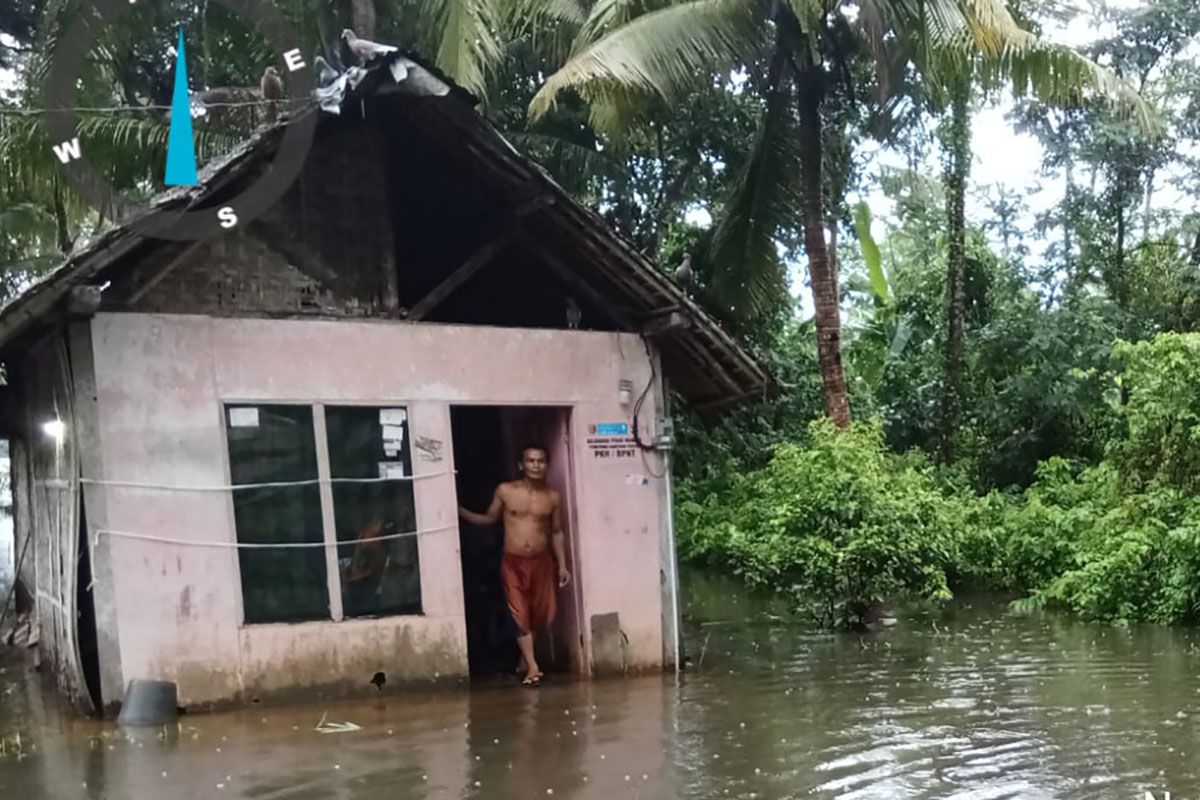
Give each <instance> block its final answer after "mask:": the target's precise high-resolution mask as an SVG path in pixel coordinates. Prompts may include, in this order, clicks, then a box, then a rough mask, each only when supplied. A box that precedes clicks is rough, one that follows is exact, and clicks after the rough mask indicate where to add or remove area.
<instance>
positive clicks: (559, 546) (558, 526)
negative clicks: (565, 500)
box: [550, 493, 571, 589]
mask: <svg viewBox="0 0 1200 800" xmlns="http://www.w3.org/2000/svg"><path fill="white" fill-rule="evenodd" d="M564 538H565V537H564V536H563V524H562V498H561V497H559V496H558V494H557V493H555V495H554V511H553V513H551V515H550V543H551V545H552V546H553V547H554V560H555V561H556V562H557V563H558V587H559V588H560V589H561V588H562V587H564V586H566V585H567V584H568V583H570V582H571V573H570V572H569V571H567V554H566V551H565V550H564V549H563V539H564Z"/></svg>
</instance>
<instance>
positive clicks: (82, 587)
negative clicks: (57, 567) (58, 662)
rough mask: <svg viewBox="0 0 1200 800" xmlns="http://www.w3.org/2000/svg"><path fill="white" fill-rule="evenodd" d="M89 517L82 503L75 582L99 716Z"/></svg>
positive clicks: (83, 649)
mask: <svg viewBox="0 0 1200 800" xmlns="http://www.w3.org/2000/svg"><path fill="white" fill-rule="evenodd" d="M87 531H88V527H87V518H86V517H85V515H84V511H83V503H82V502H81V503H80V504H79V574H78V580H77V582H76V584H75V604H76V607H77V609H78V611H79V617H78V625H79V628H78V631H77V632H76V633H77V639H78V642H79V661H80V665H81V666H82V668H83V680H84V683H85V684H86V688H87V692H88V695H89V696H90V697H91V699H92V707H93V708H95V709H96V714H97V716H102V715H103V713H104V712H103V708H104V706H103V705H102V701H103V699H104V698H102V697H101V696H100V651H99V648H98V645H97V634H96V604H95V602H94V601H93V599H92V558H91V553H90V552H89V548H88V532H87Z"/></svg>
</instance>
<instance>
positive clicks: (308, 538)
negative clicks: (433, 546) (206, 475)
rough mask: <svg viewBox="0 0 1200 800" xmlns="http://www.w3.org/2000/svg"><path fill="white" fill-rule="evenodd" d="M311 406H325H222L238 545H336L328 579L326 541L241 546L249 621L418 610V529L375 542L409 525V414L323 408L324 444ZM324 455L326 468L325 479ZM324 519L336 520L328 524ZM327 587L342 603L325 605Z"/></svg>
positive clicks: (411, 525) (412, 523) (392, 409)
mask: <svg viewBox="0 0 1200 800" xmlns="http://www.w3.org/2000/svg"><path fill="white" fill-rule="evenodd" d="M314 409H315V410H316V411H320V410H321V409H320V408H317V407H310V406H288V405H267V406H261V405H260V406H249V405H230V406H227V407H226V425H227V431H228V440H229V464H230V473H231V479H232V483H233V485H234V487H235V488H234V490H233V507H234V521H235V524H236V526H237V538H238V541H239V542H242V543H254V544H322V543H329V544H330V545H332V544H333V543H335V542H336V543H337V560H336V571H335V572H336V574H335V575H333V576H332V578H333V580H332V581H331V580H330V577H331V576H330V575H329V568H332V566H333V564H332V563H330V562H328V561H327V558H326V554H327V550H328V549H329V548H325V547H280V548H242V549H240V550H239V551H238V556H239V562H240V564H241V573H242V598H243V606H244V609H245V621H246V622H247V623H263V622H295V621H301V620H316V619H331V618H342V617H370V616H381V615H387V614H410V613H420V611H421V578H420V569H419V562H418V550H417V539H416V536H402V537H397V538H392V539H387V538H383V540H382V541H378V540H379V539H380V538H381V537H388V536H390V535H393V534H403V533H409V532H412V531H415V529H416V511H415V505H414V499H413V485H412V481H411V477H412V456H411V450H410V447H409V432H408V431H409V429H408V412H407V410H406V409H405V408H403V407H384V408H378V407H366V406H330V407H327V408H325V409H324V418H325V429H326V436H325V439H324V441H319V440H318V439H317V437H316V435H315V428H314V424H313V420H314ZM322 450H324V452H321V451H322ZM325 456H328V464H329V470H328V474H327V475H322V474H321V472H322V469H321V467H320V466H319V464H321V463H322V461H324V460H325V458H324V457H325ZM322 480H327V481H328V482H329V484H330V486H329V491H328V492H327V493H324V497H328V498H331V499H332V509H331V511H332V514H330V515H323V514H322V497H323V492H322V490H321V485H320V484H321V482H322ZM263 484H271V485H263ZM239 486H242V487H246V488H237V487H239ZM325 516H330V517H332V522H333V525H332V529H328V530H327V529H326V526H325ZM327 564H328V567H327ZM331 591H333V592H336V593H337V594H336V595H335V597H336V599H337V600H338V601H340V602H336V603H331V602H330V599H331V598H330V592H331ZM339 609H340V610H339Z"/></svg>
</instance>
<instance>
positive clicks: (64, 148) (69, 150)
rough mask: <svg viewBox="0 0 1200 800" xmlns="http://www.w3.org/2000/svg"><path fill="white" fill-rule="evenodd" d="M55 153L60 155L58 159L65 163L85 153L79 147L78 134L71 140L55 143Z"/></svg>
mask: <svg viewBox="0 0 1200 800" xmlns="http://www.w3.org/2000/svg"><path fill="white" fill-rule="evenodd" d="M54 155H56V156H58V160H59V161H61V162H62V163H64V164H66V163H67V162H69V161H74V160H75V159H77V158H79V157H80V156H81V155H83V151H82V150H80V149H79V137H78V136H76V137H75V138H74V139H72V140H71V141H69V142H63V143H62V144H56V145H54Z"/></svg>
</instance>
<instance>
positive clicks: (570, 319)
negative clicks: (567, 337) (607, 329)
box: [567, 297, 583, 331]
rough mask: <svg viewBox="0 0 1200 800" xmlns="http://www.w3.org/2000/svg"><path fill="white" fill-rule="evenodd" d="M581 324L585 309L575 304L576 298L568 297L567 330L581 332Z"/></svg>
mask: <svg viewBox="0 0 1200 800" xmlns="http://www.w3.org/2000/svg"><path fill="white" fill-rule="evenodd" d="M580 322H583V309H581V308H580V307H579V303H576V302H575V298H574V297H567V329H568V330H572V331H577V330H579V323H580Z"/></svg>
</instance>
